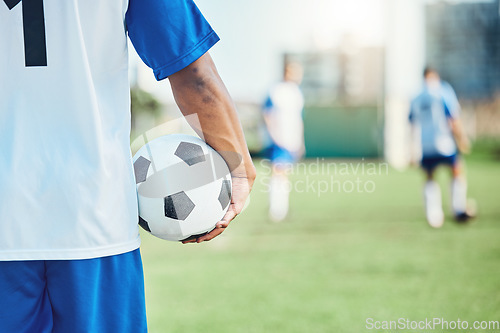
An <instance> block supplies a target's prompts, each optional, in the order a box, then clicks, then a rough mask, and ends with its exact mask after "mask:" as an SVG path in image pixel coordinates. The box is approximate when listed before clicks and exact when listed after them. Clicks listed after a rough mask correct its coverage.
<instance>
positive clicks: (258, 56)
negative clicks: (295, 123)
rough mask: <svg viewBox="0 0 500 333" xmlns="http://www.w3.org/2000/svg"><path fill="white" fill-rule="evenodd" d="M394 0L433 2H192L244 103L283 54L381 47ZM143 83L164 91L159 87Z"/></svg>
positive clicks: (278, 67) (260, 92)
mask: <svg viewBox="0 0 500 333" xmlns="http://www.w3.org/2000/svg"><path fill="white" fill-rule="evenodd" d="M399 1H408V2H409V1H416V2H425V1H429V2H432V1H434V0H253V1H234V0H195V2H196V4H197V5H198V7H199V8H200V9H201V11H202V12H203V14H204V15H205V17H206V18H207V19H208V21H209V22H210V23H211V24H212V26H213V28H214V29H215V31H216V32H217V33H218V34H219V36H220V37H221V41H220V42H219V43H218V44H217V45H216V46H215V47H214V48H213V49H212V50H211V54H212V56H213V57H214V59H215V62H216V64H217V67H218V69H219V72H220V74H221V76H222V78H223V80H224V81H225V83H226V85H227V86H228V89H229V91H230V92H231V94H232V96H233V97H234V99H235V100H237V101H250V102H261V101H262V99H263V98H264V97H265V93H266V90H267V89H268V87H269V86H270V85H271V84H272V83H273V82H275V81H277V80H279V79H280V77H281V72H282V60H283V54H284V53H286V52H314V51H321V50H328V49H332V48H335V47H337V46H338V45H339V44H340V43H341V42H342V40H343V39H344V40H345V36H348V40H349V42H350V43H357V44H359V45H382V44H383V43H384V39H385V32H386V29H387V26H386V22H387V19H388V18H387V17H386V15H387V12H388V10H387V7H389V5H388V4H390V3H393V4H395V3H396V2H398V4H399V5H400V4H401V3H399ZM459 1H464V0H459ZM465 1H476V2H477V1H481V0H465ZM483 1H484V0H483ZM486 1H488V0H486ZM455 2H456V1H455ZM149 76H151V75H149ZM148 85H149V86H150V87H159V88H154V89H158V90H160V89H161V91H162V92H163V94H164V92H165V88H164V87H163V86H164V85H165V83H163V84H162V85H160V86H158V85H157V84H154V83H153V82H151V84H148ZM166 99H167V100H168V99H169V98H166Z"/></svg>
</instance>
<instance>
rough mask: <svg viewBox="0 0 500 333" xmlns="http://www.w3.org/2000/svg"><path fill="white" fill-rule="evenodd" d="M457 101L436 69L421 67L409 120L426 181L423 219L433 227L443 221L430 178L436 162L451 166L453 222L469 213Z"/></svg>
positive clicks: (466, 146)
mask: <svg viewBox="0 0 500 333" xmlns="http://www.w3.org/2000/svg"><path fill="white" fill-rule="evenodd" d="M459 112H460V105H459V103H458V100H457V97H456V94H455V92H454V90H453V88H452V87H451V86H450V85H449V84H448V83H447V82H444V81H442V80H441V79H440V77H439V74H438V72H437V71H436V70H434V69H432V68H430V67H427V68H426V69H425V70H424V87H423V89H422V91H421V92H420V94H419V95H418V96H417V97H416V98H415V99H414V100H413V101H412V103H411V108H410V116H409V120H410V122H411V124H412V129H413V134H414V136H417V135H419V136H420V141H421V145H422V159H421V166H422V168H423V170H424V171H425V174H426V177H427V181H426V183H425V187H424V200H425V211H426V217H427V221H428V222H429V225H430V226H432V227H434V228H439V227H441V226H442V225H443V223H444V213H443V208H442V202H441V190H440V187H439V185H438V183H437V182H436V181H435V180H434V173H435V170H436V167H437V166H438V165H441V164H443V165H447V166H449V167H450V168H451V170H452V175H453V180H452V185H451V195H452V209H453V214H454V218H455V220H456V221H457V222H465V221H468V220H469V219H470V218H472V217H473V214H472V212H470V211H468V210H467V182H466V177H465V173H464V170H463V162H462V160H461V157H460V153H468V152H469V149H470V148H469V147H470V144H469V140H468V139H467V137H466V135H465V133H464V130H463V127H462V123H461V121H460V118H459Z"/></svg>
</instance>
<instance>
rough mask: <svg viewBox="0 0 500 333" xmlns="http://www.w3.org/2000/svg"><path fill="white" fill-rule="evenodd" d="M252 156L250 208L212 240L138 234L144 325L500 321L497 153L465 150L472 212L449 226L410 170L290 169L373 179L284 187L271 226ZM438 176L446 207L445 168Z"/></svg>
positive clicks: (241, 328) (332, 326) (214, 327)
mask: <svg viewBox="0 0 500 333" xmlns="http://www.w3.org/2000/svg"><path fill="white" fill-rule="evenodd" d="M310 162H311V161H310ZM312 162H314V161H312ZM325 162H330V163H331V162H336V163H337V164H339V163H342V162H346V161H335V160H329V161H325ZM347 162H348V163H350V162H353V163H357V161H347ZM376 163H379V162H376ZM256 164H257V166H258V171H259V179H258V180H257V182H256V185H255V187H254V191H253V194H252V197H251V204H250V206H249V207H248V208H247V210H246V211H245V212H244V213H243V214H242V215H241V216H240V217H239V218H238V219H237V220H236V221H234V222H233V223H232V224H231V226H230V228H229V229H228V230H227V231H226V233H225V234H223V235H222V236H221V237H219V238H218V239H216V240H214V241H212V242H209V243H205V244H201V245H181V244H176V243H171V242H165V241H161V240H158V239H156V238H154V237H152V236H150V235H146V234H144V235H143V246H142V254H143V260H144V269H145V275H146V293H147V310H148V316H149V319H148V320H149V327H150V332H152V333H157V332H214V333H224V332H230V333H238V332H245V333H246V332H273V333H274V332H286V333H288V332H297V333H299V332H300V333H304V332H314V333H318V332H340V333H344V332H354V333H359V332H370V331H373V332H386V331H387V330H376V329H372V330H369V329H367V327H366V320H367V318H373V319H374V320H378V321H390V320H395V321H397V320H398V319H399V318H405V319H409V320H414V321H420V320H425V319H426V318H428V319H431V320H432V318H435V317H436V318H444V319H445V320H447V321H456V320H457V319H460V320H468V321H470V322H471V323H472V322H473V321H476V320H477V321H483V320H485V321H490V320H496V321H500V196H499V192H500V161H499V160H495V159H494V158H493V157H491V156H490V155H488V154H480V153H477V154H476V155H475V156H472V157H471V158H469V159H468V160H467V173H468V178H469V197H473V198H475V199H476V201H477V203H478V207H479V218H478V219H477V221H476V222H474V223H472V224H469V225H457V224H456V223H455V222H453V221H452V220H451V219H450V218H449V217H450V214H448V220H447V221H446V223H445V225H444V227H443V228H442V229H439V230H434V229H431V228H430V227H428V226H427V224H426V222H425V219H424V213H423V206H422V205H423V203H422V182H423V179H422V175H421V174H420V172H419V171H418V170H416V169H410V170H407V171H404V172H400V171H396V170H393V169H389V171H388V174H385V173H384V172H383V173H382V174H380V175H366V174H365V175H364V176H359V175H354V172H350V174H348V175H340V174H338V173H337V174H336V175H335V174H330V175H325V174H319V175H314V174H308V175H306V174H304V172H299V173H298V174H294V175H293V176H292V179H293V180H294V181H295V182H300V181H304V182H305V181H309V183H311V182H313V181H316V182H318V181H325V180H327V181H328V182H330V181H331V179H330V178H331V176H333V177H334V178H332V179H334V180H336V181H339V182H340V183H341V184H343V185H345V184H347V190H350V182H353V183H354V182H355V181H356V180H357V178H358V176H359V178H360V181H361V182H362V184H367V182H370V183H369V188H368V189H369V190H370V192H372V188H373V184H375V188H374V191H373V192H372V193H367V192H366V191H365V193H354V192H355V191H353V192H352V193H346V192H343V191H340V193H339V191H338V186H337V184H338V183H335V184H336V185H335V186H334V187H333V191H330V193H325V194H322V195H321V196H319V197H318V193H314V192H312V188H313V187H310V188H309V190H308V191H307V193H298V192H295V193H292V196H291V206H292V208H291V213H290V217H289V218H288V220H287V221H285V222H283V223H279V224H273V223H271V222H269V221H268V218H267V194H266V192H265V184H266V177H267V176H268V173H267V168H266V167H263V166H261V165H260V161H258V160H257V161H256ZM351 171H352V170H351ZM313 173H314V172H313ZM438 176H439V181H440V183H441V185H442V190H443V196H444V203H445V212H449V210H450V209H449V205H448V201H449V191H448V189H449V181H448V180H449V177H448V173H447V170H445V169H444V170H440V172H439V174H438ZM316 185H317V184H316ZM438 328H439V329H436V330H434V331H435V332H457V331H460V330H452V329H450V330H441V329H440V327H438ZM393 331H394V332H402V330H400V331H398V330H393ZM406 331H407V332H409V331H411V332H424V331H425V332H429V330H418V329H416V330H406ZM465 331H468V332H475V331H473V330H465ZM497 331H498V330H497ZM477 332H495V330H479V331H477Z"/></svg>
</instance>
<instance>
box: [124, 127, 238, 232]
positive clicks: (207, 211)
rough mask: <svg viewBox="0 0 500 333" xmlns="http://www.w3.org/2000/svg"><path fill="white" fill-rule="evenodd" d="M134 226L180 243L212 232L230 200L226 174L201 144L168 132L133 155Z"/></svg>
mask: <svg viewBox="0 0 500 333" xmlns="http://www.w3.org/2000/svg"><path fill="white" fill-rule="evenodd" d="M133 161H134V171H135V178H136V183H137V195H138V202H139V225H140V226H141V227H142V228H143V229H145V230H146V231H148V232H150V233H151V234H153V235H154V236H156V237H159V238H162V239H166V240H171V241H180V240H185V239H187V238H190V237H192V236H195V235H201V234H204V233H207V232H209V231H211V230H212V229H213V228H215V225H216V224H217V222H219V221H220V220H221V219H222V218H223V217H224V214H225V213H226V211H227V209H228V208H229V204H230V202H231V186H232V184H231V174H230V172H229V168H228V166H227V164H226V162H225V161H224V159H223V158H222V157H221V156H220V155H219V153H217V152H216V151H215V150H214V149H213V148H212V147H210V146H209V145H208V144H206V143H205V142H204V141H202V140H200V139H198V138H196V137H194V136H190V135H182V134H172V135H165V136H162V137H159V138H157V139H154V140H152V141H150V142H149V143H147V144H146V145H144V146H143V147H142V148H141V149H139V151H138V152H137V153H136V154H135V156H134V158H133Z"/></svg>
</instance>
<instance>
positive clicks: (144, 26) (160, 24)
mask: <svg viewBox="0 0 500 333" xmlns="http://www.w3.org/2000/svg"><path fill="white" fill-rule="evenodd" d="M125 22H126V25H127V30H128V35H129V38H130V40H131V41H132V44H133V45H134V48H135V49H136V51H137V53H138V54H139V56H140V57H141V59H142V60H143V61H144V63H145V64H146V65H147V66H149V67H150V68H151V69H153V73H154V75H155V77H156V79H157V80H163V79H165V78H166V77H168V76H169V75H171V74H173V73H175V72H177V71H179V70H181V69H183V68H184V67H186V66H188V65H189V64H191V63H192V62H194V61H195V60H197V59H198V58H199V57H201V56H202V55H203V54H205V53H206V52H207V51H208V50H209V49H210V48H211V47H212V46H213V45H214V44H215V43H217V42H218V41H219V37H218V36H217V34H216V33H215V32H214V31H213V29H212V27H211V26H210V24H209V23H208V22H207V21H206V20H205V18H204V17H203V15H202V14H201V12H200V11H199V9H198V7H197V6H196V5H195V3H194V2H193V1H192V0H130V1H129V6H128V10H127V13H126V15H125Z"/></svg>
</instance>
